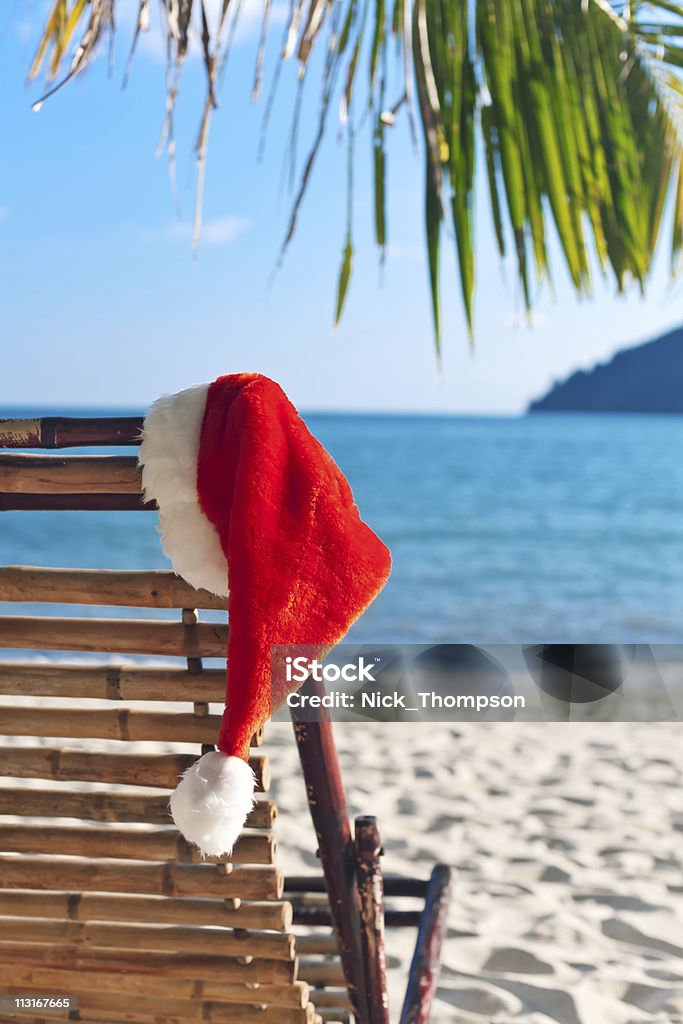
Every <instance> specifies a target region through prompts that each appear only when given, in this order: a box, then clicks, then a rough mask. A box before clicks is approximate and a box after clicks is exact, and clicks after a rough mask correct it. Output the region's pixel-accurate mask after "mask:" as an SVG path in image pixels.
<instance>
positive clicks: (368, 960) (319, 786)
mask: <svg viewBox="0 0 683 1024" xmlns="http://www.w3.org/2000/svg"><path fill="white" fill-rule="evenodd" d="M140 427H141V420H140V419H138V418H122V419H121V418H120V419H110V418H109V419H108V418H103V419H99V418H98V419H69V418H55V417H49V418H44V419H31V420H3V421H0V448H4V449H29V450H31V449H33V450H34V451H33V452H32V453H30V454H28V453H22V454H18V453H16V452H7V451H5V452H3V453H2V454H0V510H53V511H54V510H64V511H65V512H68V511H69V510H88V511H92V512H95V511H107V510H109V511H111V510H129V511H131V512H133V511H142V510H148V509H149V508H150V506H149V505H145V504H144V503H143V499H142V495H141V493H140V476H139V471H138V468H137V464H136V458H135V456H122V455H113V456H112V455H109V456H107V455H106V454H102V453H100V454H95V455H92V454H89V455H78V454H76V455H73V454H71V455H62V454H52V455H46V454H40V450H41V449H43V450H44V449H63V448H78V447H84V446H86V447H95V448H100V447H103V448H105V449H106V448H107V447H110V446H120V445H125V446H135V445H136V444H138V440H139V434H140ZM35 450H38V452H36V451H35ZM150 527H151V524H150ZM56 557H58V553H56ZM0 601H1V602H18V603H31V604H33V603H40V604H42V603H45V604H47V605H48V606H49V605H50V604H51V603H52V604H58V605H59V604H62V605H64V604H69V605H75V606H102V605H105V606H106V605H109V606H112V607H117V608H120V607H131V608H139V609H141V608H144V609H177V610H178V617H177V619H176V620H175V621H169V620H168V619H164V620H158V619H157V620H154V619H150V618H138V619H136V618H134V617H133V618H123V619H122V618H115V617H110V618H93V617H90V616H91V615H92V610H90V615H88V616H85V615H76V616H73V617H72V616H68V617H56V616H54V615H49V614H45V615H41V616H27V615H22V614H18V615H15V614H4V615H2V616H0V648H14V649H15V650H17V651H26V650H32V651H48V652H54V651H69V652H88V656H89V657H90V658H91V659H92V661H90V662H88V663H86V664H84V663H82V662H81V663H80V664H77V665H68V664H66V663H63V662H60V661H56V660H54V659H53V660H51V661H47V660H46V659H42V660H28V661H26V660H25V661H17V660H7V661H4V662H2V663H0V734H1V735H0V745H1V746H2V753H1V766H0V1024H3V1022H5V1021H9V1020H25V1021H31V1022H33V1024H38V1022H41V1021H43V1020H45V1021H46V1022H48V1021H54V1020H55V1016H56V1017H57V1018H59V1017H62V1018H65V1017H67V1018H68V1019H71V1020H81V1021H83V1022H88V1021H93V1022H95V1021H100V1022H101V1021H107V1022H109V1024H115V1022H123V1021H131V1022H140V1024H145V1022H147V1024H151V1022H162V1021H163V1022H164V1024H190V1022H193V1021H207V1022H210V1024H255V1022H260V1024H300V1022H301V1024H304V1022H305V1024H312V1022H322V1021H337V1022H346V1021H355V1022H356V1024H388V1022H389V1019H390V1017H389V1010H388V1007H387V987H386V970H385V968H386V964H385V953H384V926H385V923H386V924H387V925H395V926H402V927H406V926H417V929H418V932H417V943H416V947H415V954H414V958H413V961H412V966H411V968H410V972H409V978H408V986H407V992H406V997H405V1002H404V1005H403V1009H402V1011H401V1015H400V1018H396V1017H394V1018H392V1019H394V1020H396V1019H400V1022H401V1024H426V1022H427V1021H428V1020H429V1017H430V1007H431V1004H432V999H433V996H434V992H435V989H436V984H437V978H438V970H439V958H440V948H441V941H442V937H443V933H444V930H445V920H446V909H447V904H448V898H449V889H450V871H449V869H448V868H447V867H446V866H444V865H437V866H436V867H435V868H434V870H433V872H432V875H431V878H430V879H429V880H428V881H422V880H418V879H412V878H398V877H393V878H390V877H387V878H384V879H383V877H382V873H381V869H380V854H381V852H382V851H381V842H380V838H379V834H378V829H377V823H376V820H375V819H374V818H372V817H361V818H357V819H356V821H355V832H354V834H353V835H352V832H351V826H350V822H349V816H348V812H347V806H346V798H345V793H344V786H343V783H342V778H341V773H340V767H339V761H338V757H337V752H336V749H335V746H334V738H333V735H332V729H331V725H330V723H329V721H328V720H323V721H321V722H319V723H315V724H313V723H306V722H301V721H296V718H295V719H294V735H295V738H296V743H297V746H298V751H299V755H300V760H301V765H302V769H303V774H304V778H305V782H306V787H307V792H308V801H309V806H310V811H311V816H312V819H313V826H314V828H315V832H316V837H317V843H318V854H319V858H320V863H321V867H322V873H321V875H320V876H312V877H296V878H294V877H291V878H283V875H282V872H281V871H280V869H279V868H278V867H277V864H276V842H275V837H274V833H273V825H274V822H275V818H276V815H277V808H276V806H275V803H274V801H272V800H269V799H268V798H267V797H265V796H264V795H263V794H265V793H266V792H267V790H268V783H269V776H270V769H269V764H268V759H267V757H266V756H264V754H263V753H262V746H261V745H262V742H263V737H262V736H261V735H258V736H254V738H253V741H252V748H253V756H252V758H251V765H252V768H253V769H254V772H255V773H256V776H257V779H258V790H259V792H260V798H259V800H258V802H257V803H256V806H255V808H254V810H253V812H252V813H251V815H250V817H249V819H248V821H247V827H246V829H245V831H244V832H243V834H242V836H241V837H240V839H239V841H238V843H237V845H236V847H235V850H234V852H233V854H232V856H231V857H230V858H222V859H217V858H216V859H214V860H213V861H211V862H206V861H204V862H202V861H201V860H200V858H199V856H198V853H197V851H196V850H195V849H194V848H193V847H191V846H189V845H188V844H187V843H186V842H185V841H184V840H183V838H182V837H181V836H180V834H179V833H178V832H177V831H176V830H175V828H174V827H173V825H172V822H171V821H170V818H169V813H168V807H167V803H168V796H169V791H170V790H171V789H173V787H174V786H175V784H176V781H177V777H178V775H179V774H180V773H181V772H182V771H184V770H185V769H186V768H187V767H188V765H189V764H191V763H192V762H193V761H194V760H195V759H196V757H197V756H199V754H200V752H202V750H206V749H211V747H207V746H206V744H209V743H211V742H212V740H213V739H214V737H215V736H216V734H217V731H218V723H219V720H220V719H219V717H218V716H217V715H214V714H212V713H211V704H212V703H214V702H215V703H222V701H223V699H224V683H225V670H224V667H223V669H212V668H207V667H203V663H202V659H207V658H224V657H225V649H226V637H227V625H226V624H223V623H220V622H219V623H216V622H215V621H201V620H200V618H199V616H198V610H205V609H211V610H216V609H218V610H220V611H225V602H224V601H223V600H222V599H220V598H216V597H214V596H212V595H210V594H208V593H206V592H204V591H197V590H194V589H193V588H191V587H190V586H188V585H187V584H185V583H184V582H183V581H182V580H180V579H179V578H178V577H176V576H175V575H173V574H172V573H170V572H158V571H149V572H148V571H106V570H103V571H99V570H80V569H55V568H36V567H28V566H7V567H5V568H0ZM10 610H11V609H10ZM86 610H88V609H86ZM118 614H121V613H120V612H119V613H118ZM143 614H147V615H148V614H149V613H148V612H145V613H143ZM111 654H121V655H131V654H132V655H161V656H164V657H170V658H171V659H174V661H172V662H168V664H170V665H171V666H172V667H162V668H160V667H148V666H147V665H144V664H138V663H134V664H130V665H127V666H125V667H122V666H117V665H112V664H111V658H110V657H108V656H110V655H111ZM18 656H19V657H20V655H17V654H15V655H14V656H13V657H14V658H16V657H18ZM98 656H99V657H100V663H99V664H98V663H97V660H96V659H97V657H98ZM34 658H35V656H34ZM316 685H318V684H315V683H313V682H312V681H310V682H308V683H307V684H306V686H307V687H308V688H309V690H310V691H312V692H314V688H315V686H316ZM55 698H58V699H55ZM64 698H67V699H68V700H65V699H64ZM188 702H189V703H188ZM84 741H87V749H82V748H83V744H84ZM150 743H152V744H156V745H157V748H158V745H159V744H161V745H163V750H164V752H163V753H158V752H156V750H155V749H154V748H152V752H149V745H150ZM188 743H189V744H192V745H194V746H192V747H190V748H189V749H190V750H191V751H192V752H191V753H187V750H188V747H187V744H188ZM145 744H146V745H147V746H146V747H145ZM179 744H180V745H182V746H181V747H180V749H175V748H177V747H178V745H179ZM79 745H80V747H81V749H79ZM141 745H142V750H143V752H140V747H141ZM169 751H170V752H169ZM385 895H386V896H387V897H389V898H394V897H412V898H415V897H419V898H420V899H422V900H424V908H423V910H422V911H413V910H409V909H408V910H406V909H403V910H401V909H400V908H396V907H395V906H391V907H387V909H386V910H385V909H384V905H383V901H384V896H385ZM293 929H294V930H293ZM295 932H296V934H295ZM67 995H70V996H74V997H76V1000H77V1008H76V1009H75V1010H74V1008H73V1007H71V1008H68V1009H65V1008H64V1007H57V1006H52V1007H45V1006H40V1005H31V1004H30V1000H33V1001H34V1004H35V1001H36V1000H38V999H40V997H47V996H49V997H52V998H53V999H59V997H61V996H67ZM18 996H21V997H24V998H26V999H28V1000H29V1004H28V1005H27V1006H25V1007H24V1008H23V1010H22V1011H21V1013H17V1012H16V1010H15V1008H14V1005H13V1003H12V1000H11V999H9V998H8V997H15V998H16V997H18Z"/></svg>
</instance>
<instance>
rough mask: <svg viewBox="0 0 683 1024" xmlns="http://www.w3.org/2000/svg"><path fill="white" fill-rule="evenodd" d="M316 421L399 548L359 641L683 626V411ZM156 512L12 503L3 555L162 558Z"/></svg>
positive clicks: (589, 637) (589, 633) (326, 417)
mask: <svg viewBox="0 0 683 1024" xmlns="http://www.w3.org/2000/svg"><path fill="white" fill-rule="evenodd" d="M40 411H41V412H43V413H45V412H46V410H40ZM52 411H54V410H52ZM116 411H117V412H123V411H124V410H116ZM22 412H23V413H24V414H30V413H31V412H36V410H23V411H22ZM59 412H61V413H70V414H72V415H79V414H80V415H85V414H92V413H93V410H59ZM125 412H127V413H129V414H130V413H131V410H125ZM133 412H134V411H133ZM18 414H20V411H19V410H16V409H0V416H15V415H18ZM108 414H112V411H111V410H110V411H109V413H108ZM305 419H306V421H307V423H308V424H309V426H310V428H311V430H312V431H313V432H314V433H315V434H316V435H317V436H318V437H319V439H320V440H321V441H322V442H323V444H325V446H326V447H327V448H328V449H329V451H330V452H331V453H332V455H333V456H334V457H335V458H336V460H337V461H338V463H339V465H340V466H341V467H342V469H343V470H344V472H345V473H346V475H347V476H348V478H349V480H350V482H351V485H352V487H353V490H354V493H355V495H356V499H357V501H358V504H359V506H360V508H361V511H362V514H363V516H364V518H365V519H366V520H367V521H368V522H369V523H370V524H371V525H372V526H373V527H374V529H375V530H376V531H377V533H379V534H380V536H381V537H382V538H383V539H384V541H385V542H386V543H387V544H388V545H389V547H390V548H391V550H392V552H393V559H394V569H393V574H392V578H391V580H390V582H389V584H388V586H387V587H386V590H385V591H384V593H383V594H382V595H381V596H380V597H379V598H378V600H377V601H376V602H375V604H374V605H373V606H372V608H371V609H370V610H369V611H368V612H367V613H366V615H365V616H364V617H363V619H362V620H361V621H360V622H359V623H358V624H357V625H356V626H355V627H354V630H353V632H352V634H351V639H355V640H357V641H368V642H399V641H402V642H416V643H427V642H433V641H442V642H452V643H455V642H475V643H538V642H543V643H550V642H575V643H580V642H610V643H623V642H629V643H631V642H638V643H678V642H682V641H683V457H682V452H683V418H679V417H674V416H671V417H658V416H642V415H641V416H621V415H615V416H604V415H603V416H597V415H596V416H593V415H544V416H532V417H521V418H446V417H413V416H379V415H377V416H375V415H330V414H310V415H307V416H305ZM115 451H116V450H115V449H108V453H109V454H112V453H114V452H115ZM125 451H128V453H130V449H127V450H122V452H125ZM154 520H155V516H154V515H153V514H148V513H82V512H80V513H79V512H71V513H69V512H56V513H50V512H42V513H26V512H4V513H1V514H0V563H1V564H7V563H24V564H42V565H64V566H67V565H68V566H78V567H102V566H106V567H110V568H127V569H133V568H145V567H163V566H164V565H165V564H166V563H165V559H164V557H163V555H162V553H161V551H160V548H159V543H158V537H157V535H156V533H155V530H154ZM0 609H1V610H3V611H8V610H9V608H7V607H6V606H5V607H4V608H3V607H2V606H0ZM23 610H25V611H30V610H32V609H31V608H30V606H24V607H23V608H22V611H23ZM64 611H67V610H66V609H65V610H64ZM94 613H95V614H97V613H96V612H94ZM99 614H101V612H100V613H99ZM125 614H130V610H128V612H125Z"/></svg>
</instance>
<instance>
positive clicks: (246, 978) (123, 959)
mask: <svg viewBox="0 0 683 1024" xmlns="http://www.w3.org/2000/svg"><path fill="white" fill-rule="evenodd" d="M2 963H5V964H8V963H9V964H26V965H37V966H41V967H58V968H63V969H66V970H71V971H91V970H95V971H125V972H129V973H132V974H144V975H146V976H154V975H161V976H162V977H166V978H195V979H197V980H200V981H218V982H239V983H240V984H244V985H252V984H265V983H268V984H286V983H287V982H292V981H294V979H295V977H296V967H297V963H296V960H260V959H256V958H255V959H253V960H251V961H249V962H247V963H245V962H244V957H240V958H239V959H237V958H235V957H222V956H215V955H212V954H204V955H203V956H187V955H185V954H179V953H147V954H146V955H145V956H144V957H141V956H139V955H138V954H134V955H130V956H126V954H125V953H123V952H122V951H121V950H120V949H86V948H84V947H82V946H67V945H60V946H48V945H45V944H44V943H40V944H36V945H32V944H31V945H28V944H26V945H19V944H17V943H14V942H12V941H11V940H9V941H4V940H0V964H2Z"/></svg>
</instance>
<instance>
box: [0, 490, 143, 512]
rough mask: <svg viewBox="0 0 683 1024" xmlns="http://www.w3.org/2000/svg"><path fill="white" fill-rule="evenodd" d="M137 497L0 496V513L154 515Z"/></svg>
mask: <svg viewBox="0 0 683 1024" xmlns="http://www.w3.org/2000/svg"><path fill="white" fill-rule="evenodd" d="M156 508H157V504H156V502H154V501H144V500H143V498H142V495H141V494H3V493H2V492H1V491H0V512H154V511H155V510H156Z"/></svg>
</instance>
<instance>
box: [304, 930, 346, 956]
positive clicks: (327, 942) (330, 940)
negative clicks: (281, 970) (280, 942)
mask: <svg viewBox="0 0 683 1024" xmlns="http://www.w3.org/2000/svg"><path fill="white" fill-rule="evenodd" d="M296 949H297V953H300V954H301V955H302V956H312V955H315V954H316V953H317V954H321V955H328V954H330V953H331V954H334V955H338V954H339V944H338V942H337V938H336V936H335V935H334V933H328V934H324V933H323V934H316V933H315V932H313V933H312V934H311V935H297V939H296Z"/></svg>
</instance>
